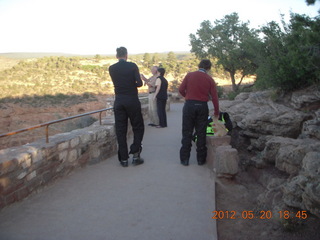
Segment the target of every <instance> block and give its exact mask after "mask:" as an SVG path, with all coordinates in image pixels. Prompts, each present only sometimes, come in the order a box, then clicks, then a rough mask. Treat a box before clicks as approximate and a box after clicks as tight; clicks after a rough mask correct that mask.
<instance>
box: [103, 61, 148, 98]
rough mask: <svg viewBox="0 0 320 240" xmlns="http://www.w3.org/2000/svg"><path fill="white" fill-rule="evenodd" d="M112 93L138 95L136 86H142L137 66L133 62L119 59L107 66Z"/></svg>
mask: <svg viewBox="0 0 320 240" xmlns="http://www.w3.org/2000/svg"><path fill="white" fill-rule="evenodd" d="M109 74H110V76H111V79H112V82H113V85H114V93H115V94H116V95H118V94H121V95H138V89H137V87H141V86H142V80H141V78H140V73H139V68H138V66H137V65H136V64H135V63H132V62H127V61H125V60H122V59H120V60H119V62H117V63H115V64H113V65H111V66H110V67H109Z"/></svg>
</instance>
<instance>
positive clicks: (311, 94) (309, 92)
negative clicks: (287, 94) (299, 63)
mask: <svg viewBox="0 0 320 240" xmlns="http://www.w3.org/2000/svg"><path fill="white" fill-rule="evenodd" d="M319 103H320V91H319V90H314V88H313V87H311V88H307V89H303V90H300V91H295V92H293V93H292V94H291V99H290V105H291V106H292V107H293V108H295V109H301V108H308V107H310V106H312V105H313V106H316V105H317V106H318V104H319Z"/></svg>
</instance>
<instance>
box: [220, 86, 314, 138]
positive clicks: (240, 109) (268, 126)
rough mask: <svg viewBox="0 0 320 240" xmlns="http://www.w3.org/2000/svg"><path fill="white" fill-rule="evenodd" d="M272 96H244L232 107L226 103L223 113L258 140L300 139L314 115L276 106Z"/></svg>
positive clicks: (223, 106) (252, 94)
mask: <svg viewBox="0 0 320 240" xmlns="http://www.w3.org/2000/svg"><path fill="white" fill-rule="evenodd" d="M270 96H271V92H270V91H263V92H253V93H242V94H239V95H238V96H237V97H236V98H235V101H232V102H231V103H230V101H226V102H225V101H224V102H223V103H222V104H221V110H222V111H226V112H228V113H229V114H230V116H231V119H232V120H233V122H234V125H235V127H237V126H238V127H239V128H240V129H243V130H245V131H247V133H248V132H251V133H252V134H255V136H256V137H259V136H260V135H273V136H283V137H293V138H296V137H297V136H299V134H300V132H301V126H302V123H303V122H304V121H305V120H306V119H308V118H310V114H307V113H304V112H302V111H298V110H295V109H292V108H290V107H287V106H285V105H282V104H279V103H275V102H274V101H272V99H271V97H270Z"/></svg>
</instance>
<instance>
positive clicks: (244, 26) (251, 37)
mask: <svg viewBox="0 0 320 240" xmlns="http://www.w3.org/2000/svg"><path fill="white" fill-rule="evenodd" d="M190 43H191V46H192V49H191V52H193V53H195V55H196V56H197V57H198V58H212V59H217V64H218V65H221V66H222V67H223V68H224V70H225V71H227V72H228V73H229V74H230V78H231V82H232V86H233V90H235V91H236V90H237V89H238V88H239V85H240V84H241V82H242V79H243V78H244V77H245V76H247V75H249V74H254V73H255V70H256V68H257V65H256V64H255V63H254V58H255V54H254V53H255V52H256V48H258V47H259V41H258V38H257V31H256V30H253V29H249V27H248V23H243V22H240V20H239V16H238V14H237V13H232V14H230V15H226V16H225V17H224V18H223V19H221V20H216V21H215V22H214V25H212V24H211V23H210V21H208V20H206V21H203V22H202V23H201V26H200V29H198V30H197V33H196V35H195V34H190ZM236 73H240V74H241V79H240V81H239V82H238V84H236V79H235V75H236Z"/></svg>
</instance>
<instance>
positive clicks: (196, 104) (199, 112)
mask: <svg viewBox="0 0 320 240" xmlns="http://www.w3.org/2000/svg"><path fill="white" fill-rule="evenodd" d="M208 114H209V109H208V104H207V102H201V101H194V100H187V101H186V103H185V104H184V107H183V116H182V141H181V143H182V147H181V149H180V160H181V161H185V162H189V158H190V151H191V146H192V136H193V131H194V129H195V131H196V135H197V141H196V144H197V160H198V162H204V161H206V158H207V146H206V128H207V122H208Z"/></svg>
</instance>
